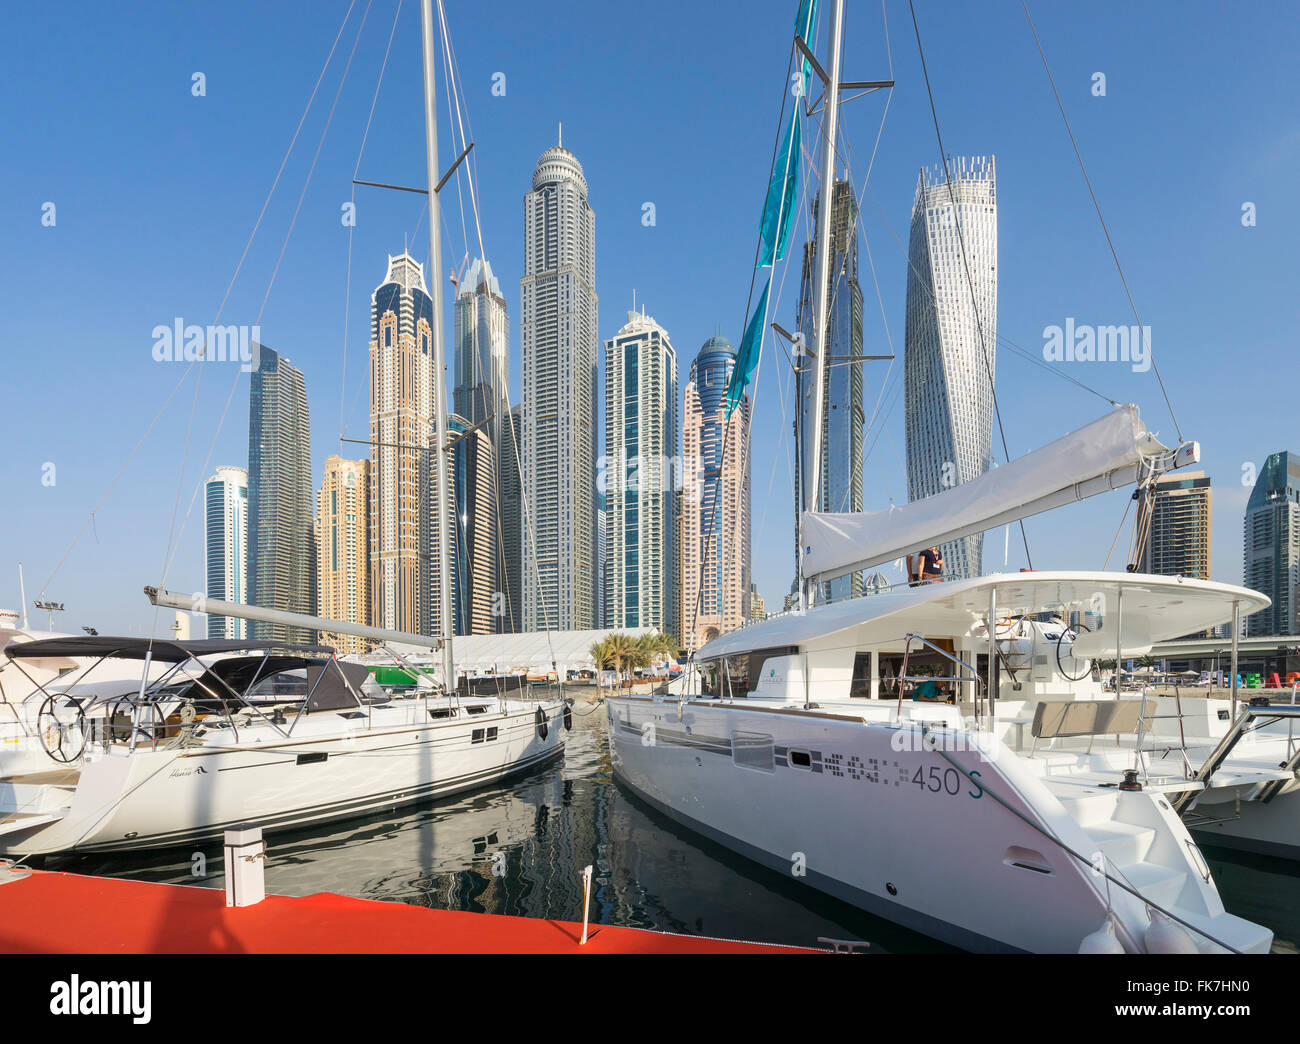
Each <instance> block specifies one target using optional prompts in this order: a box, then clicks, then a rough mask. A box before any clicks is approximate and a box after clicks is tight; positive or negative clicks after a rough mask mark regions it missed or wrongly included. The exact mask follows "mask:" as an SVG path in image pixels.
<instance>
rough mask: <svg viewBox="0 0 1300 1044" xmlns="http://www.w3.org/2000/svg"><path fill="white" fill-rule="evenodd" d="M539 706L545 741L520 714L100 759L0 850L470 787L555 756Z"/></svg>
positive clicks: (93, 842)
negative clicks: (66, 795) (54, 817)
mask: <svg viewBox="0 0 1300 1044" xmlns="http://www.w3.org/2000/svg"><path fill="white" fill-rule="evenodd" d="M543 706H544V707H545V713H546V719H547V721H546V728H545V732H546V735H545V736H542V735H541V732H542V731H543V730H542V729H540V728H539V727H538V723H537V721H536V719H535V711H534V710H533V709H529V710H527V711H521V712H519V713H513V714H507V715H497V714H492V715H483V716H481V717H476V718H469V719H468V720H463V721H457V722H454V723H446V724H422V725H418V726H414V727H412V726H409V725H408V726H406V727H400V726H399V727H395V728H393V729H391V730H378V729H374V730H368V731H367V732H365V733H361V734H357V735H353V736H350V737H343V738H340V737H338V736H337V735H333V736H320V737H306V736H304V737H303V738H301V739H297V740H295V741H293V742H278V743H266V744H263V745H258V746H241V747H235V748H222V747H200V748H193V749H188V750H187V749H182V750H158V751H136V752H135V753H133V754H131V755H130V756H101V757H98V758H94V759H92V760H90V761H89V762H87V763H86V764H84V765H83V767H82V774H81V779H80V781H79V783H78V784H77V788H76V792H75V795H74V797H73V800H72V804H71V806H70V808H69V809H68V811H67V813H66V815H65V816H64V817H63V818H62V820H60V821H59V822H56V823H54V824H51V825H49V826H45V827H41V828H37V829H35V830H33V831H32V832H31V833H29V834H27V835H25V836H14V835H5V836H0V852H4V853H6V854H11V855H18V854H49V853H54V852H94V851H114V850H124V849H144V848H168V847H173V846H177V845H188V844H192V843H196V842H201V841H205V840H210V839H213V838H217V837H220V836H221V834H222V832H223V831H224V830H225V829H227V828H229V827H232V826H237V825H243V824H253V825H257V826H260V827H262V829H263V830H264V831H266V832H268V833H273V832H275V831H277V830H286V829H290V828H296V827H303V826H309V825H312V824H316V823H325V822H330V821H333V820H338V819H345V818H348V817H351V816H357V815H363V814H365V813H368V812H373V811H376V810H378V809H382V808H388V807H397V806H401V805H409V804H413V803H417V802H420V801H427V800H431V799H434V798H439V797H443V796H446V795H449V794H454V793H459V792H461V791H465V790H471V789H474V788H476V787H480V786H485V785H488V784H491V783H495V782H497V781H499V780H501V779H504V778H506V777H509V776H514V775H517V774H520V773H524V772H529V771H532V770H534V769H536V768H539V767H541V766H542V765H544V764H546V763H548V762H550V761H552V760H553V759H555V758H558V757H560V756H562V754H563V752H564V736H565V729H564V725H563V713H562V711H563V708H562V705H561V704H558V703H555V704H547V705H543ZM490 730H495V735H494V736H492V733H491V732H490ZM476 734H477V735H478V738H477V739H476ZM489 736H492V738H490V739H489V738H487V737H489Z"/></svg>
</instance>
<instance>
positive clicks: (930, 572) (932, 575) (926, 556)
mask: <svg viewBox="0 0 1300 1044" xmlns="http://www.w3.org/2000/svg"><path fill="white" fill-rule="evenodd" d="M916 573H917V579H918V580H919V581H921V583H923V584H931V583H934V582H936V581H938V580H942V579H943V555H942V554H941V553H940V551H939V548H938V547H927V548H926V549H925V550H924V551H922V552H921V553H920V554H919V555H918V556H917V570H916Z"/></svg>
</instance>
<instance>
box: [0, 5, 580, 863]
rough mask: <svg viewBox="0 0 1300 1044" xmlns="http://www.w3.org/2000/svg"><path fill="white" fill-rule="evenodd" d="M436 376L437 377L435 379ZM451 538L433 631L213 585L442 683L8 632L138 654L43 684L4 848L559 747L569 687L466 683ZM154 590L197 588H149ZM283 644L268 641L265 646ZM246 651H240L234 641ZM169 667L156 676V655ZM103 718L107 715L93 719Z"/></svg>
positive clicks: (436, 238) (377, 798) (62, 651)
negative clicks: (314, 610) (433, 666)
mask: <svg viewBox="0 0 1300 1044" xmlns="http://www.w3.org/2000/svg"><path fill="white" fill-rule="evenodd" d="M421 13H422V28H423V50H424V101H425V131H426V146H427V149H426V160H427V170H428V195H429V207H430V219H429V237H430V251H431V258H432V288H433V292H432V296H433V320H434V321H433V348H434V366H435V368H436V370H435V372H436V373H437V374H439V375H441V374H442V373H443V372H444V363H443V360H444V345H443V323H442V306H441V289H442V276H441V256H442V254H441V244H440V235H441V218H440V207H439V204H438V193H437V186H438V184H439V167H438V144H437V142H438V138H437V109H436V101H435V82H436V81H435V75H434V62H435V53H436V52H435V51H434V36H433V33H434V28H433V26H434V23H433V12H432V0H423V3H422V5H421ZM439 387H441V383H439ZM436 399H437V401H436V411H437V412H436V424H435V431H436V449H435V453H436V463H435V465H434V468H433V470H434V473H435V474H436V476H437V482H436V486H437V488H436V493H435V498H434V517H435V518H439V519H445V518H447V517H448V513H447V512H446V511H444V510H442V508H441V505H443V504H445V503H446V498H447V488H446V475H447V469H446V466H445V455H446V452H447V418H446V414H447V404H446V401H445V396H443V395H438V396H436ZM448 544H449V541H448V540H447V539H446V538H445V536H444V539H441V540H439V541H438V548H439V560H438V585H437V595H436V597H437V603H438V604H439V605H440V606H442V608H443V611H442V612H440V613H439V614H438V615H439V619H440V621H441V633H440V635H438V636H437V637H436V638H429V637H425V636H421V635H414V634H407V633H402V632H396V631H390V630H385V629H382V628H376V627H369V626H363V625H357V624H352V623H348V622H345V621H337V620H328V619H321V618H317V617H312V616H307V615H304V614H298V613H287V612H281V611H278V610H271V609H265V608H259V607H256V606H245V605H236V604H232V603H228V602H219V601H216V600H208V602H207V604H206V606H205V608H206V610H207V611H208V612H212V613H217V614H219V615H224V616H231V617H239V618H243V619H251V620H263V621H267V622H271V623H280V624H286V625H289V626H294V627H302V628H306V629H308V630H325V631H330V632H336V633H343V634H355V635H359V636H361V637H365V638H369V639H372V640H374V641H378V642H381V643H394V644H398V645H406V646H409V645H414V646H417V647H420V646H422V647H424V648H427V649H432V650H434V651H435V652H436V653H437V654H438V655H439V657H440V660H441V667H442V672H441V693H440V694H438V695H436V696H433V695H431V694H430V693H429V691H428V690H427V689H423V690H421V689H417V690H416V691H415V692H413V693H412V694H411V695H409V696H407V697H406V698H392V697H375V696H373V695H367V694H366V693H365V692H364V691H363V690H362V687H361V685H362V681H363V677H364V676H365V675H366V673H367V672H366V669H365V668H364V666H361V665H356V664H344V663H341V662H340V661H339V660H337V658H335V656H334V651H333V650H332V649H329V648H325V647H319V646H313V647H288V646H284V645H283V644H279V643H274V644H273V643H270V642H258V641H251V640H249V641H246V640H234V641H193V642H183V641H164V640H160V639H131V638H112V637H98V636H96V637H84V638H80V637H74V638H63V639H58V638H56V639H47V640H43V641H28V642H23V643H18V644H11V645H9V646H8V647H7V648H6V649H5V653H6V656H7V657H8V658H9V660H10V661H11V662H14V663H18V662H22V661H27V662H33V663H34V662H37V661H40V660H42V659H44V660H46V661H48V660H49V659H50V658H51V657H55V658H58V657H67V658H71V659H78V658H94V659H96V660H101V661H108V662H113V663H120V662H123V661H127V662H135V663H138V664H140V665H141V670H140V672H139V673H138V674H137V683H136V686H135V688H134V691H132V692H130V693H129V694H125V695H124V694H122V693H121V692H120V691H119V690H118V689H116V688H114V690H113V691H112V693H111V695H96V696H94V697H93V698H91V699H89V700H87V699H85V698H83V697H81V696H78V695H75V694H62V695H60V694H58V693H55V692H50V691H46V690H45V689H41V693H42V695H43V698H44V701H45V703H44V704H43V706H45V705H48V708H49V711H50V715H51V722H50V727H49V728H45V729H38V730H37V734H36V737H35V739H36V740H38V741H39V742H40V743H41V745H42V747H43V753H44V755H45V756H46V757H47V758H48V761H43V762H42V764H41V766H39V767H34V766H31V765H27V764H24V766H23V768H22V770H21V771H16V772H13V771H11V772H8V773H7V774H5V775H4V776H3V778H0V853H3V854H6V855H35V854H48V853H54V852H69V851H72V852H81V851H91V850H108V849H123V848H146V847H163V846H171V845H177V844H187V843H191V842H194V841H197V840H201V839H204V838H209V837H213V836H218V835H219V834H220V833H221V831H222V830H224V829H225V828H227V827H230V826H233V825H238V824H249V823H251V824H255V825H261V826H262V827H263V828H264V829H267V830H271V831H273V830H276V829H284V828H288V827H297V826H303V825H306V824H312V823H319V822H326V821H330V820H335V819H340V818H344V817H348V816H352V815H357V814H361V813H364V812H368V811H371V810H374V809H378V808H383V807H390V806H396V805H401V804H409V803H413V802H417V801H425V800H428V799H430V798H433V797H437V796H441V795H445V794H451V793H455V792H457V791H462V790H467V789H471V788H474V787H478V786H482V785H484V784H487V783H491V782H494V781H496V780H499V779H502V778H504V777H506V776H509V775H512V774H515V773H518V772H523V771H528V770H531V769H533V768H536V767H538V766H540V765H542V764H544V763H545V762H547V761H549V760H551V759H554V758H556V757H559V756H560V755H562V753H563V750H564V737H565V734H566V732H567V731H568V728H569V725H570V721H571V719H570V714H569V708H568V705H567V703H566V702H565V701H564V700H563V699H562V698H560V697H559V696H557V695H555V694H554V692H552V691H549V690H548V691H547V692H546V693H545V695H544V696H543V698H541V699H529V698H527V696H524V697H516V698H506V697H504V696H503V697H487V698H484V697H473V696H466V697H464V698H462V697H460V696H458V695H457V694H456V671H455V667H454V658H453V639H452V620H451V612H450V606H451V604H452V603H451V591H450V568H449V552H448ZM146 593H147V594H148V596H149V598H150V600H151V601H153V602H154V604H156V605H159V606H167V607H171V608H178V609H190V608H192V604H191V598H190V596H188V595H184V596H182V595H177V594H174V593H171V592H167V591H159V590H156V589H154V588H146ZM273 649H274V650H275V652H276V655H272V651H273ZM235 654H238V655H235ZM159 664H162V665H165V670H164V672H163V675H162V677H160V678H156V679H155V678H153V675H152V674H151V672H156V671H157V669H158V665H159ZM96 724H98V725H99V727H96Z"/></svg>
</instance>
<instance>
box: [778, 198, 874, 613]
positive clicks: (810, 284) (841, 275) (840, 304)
mask: <svg viewBox="0 0 1300 1044" xmlns="http://www.w3.org/2000/svg"><path fill="white" fill-rule="evenodd" d="M831 198H832V200H833V205H832V206H831V212H830V225H831V227H830V254H831V266H830V273H829V277H828V282H829V283H830V286H829V289H828V294H827V302H828V308H827V313H826V329H825V330H824V331H823V333H824V337H821V338H819V337H817V336H816V334H815V331H814V330H813V312H814V310H815V309H816V296H817V242H816V240H815V239H810V240H809V241H808V242H807V243H805V244H804V248H803V274H802V278H801V280H800V284H799V319H798V322H799V332H800V333H802V334H803V336H804V343H805V344H807V345H808V346H809V347H811V348H816V347H817V346H819V345H823V344H824V345H825V346H826V352H827V361H826V367H825V370H824V374H823V382H822V390H823V394H824V396H825V400H824V402H825V406H824V409H823V410H822V435H821V448H822V452H821V461H820V467H821V477H820V478H819V480H818V487H817V488H818V491H819V493H818V499H819V500H820V502H821V503H820V505H819V506H818V510H820V511H861V510H862V425H863V422H864V421H865V420H866V417H865V415H864V414H863V411H862V379H863V374H862V363H861V362H857V361H852V362H851V361H849V360H851V359H856V358H857V357H858V356H861V355H862V288H861V287H860V286H859V285H858V234H857V231H858V229H857V221H858V205H857V201H856V200H855V199H854V198H853V186H852V185H851V184H850V183H849V182H848V181H837V182H835V191H834V194H833V195H832V197H831ZM820 205H821V200H820V197H818V199H816V200H814V202H813V222H812V226H813V227H814V228H816V226H817V214H818V210H819V209H820ZM815 378H816V367H815V360H813V359H812V358H804V359H803V360H801V366H800V372H798V373H797V374H796V376H795V382H796V383H795V390H796V395H797V396H798V402H799V420H800V424H799V430H800V438H801V443H802V445H801V448H800V467H799V474H798V475H796V478H795V497H794V502H795V511H796V515H797V513H798V512H799V511H800V510H801V505H802V504H803V496H804V494H803V489H804V485H805V484H807V483H809V482H811V477H812V471H811V468H812V459H811V458H812V431H811V428H812V409H813V385H814V383H815ZM797 530H798V527H797V526H796V532H797ZM798 550H799V549H798V544H797V541H796V546H795V565H796V571H797V569H798V562H799V558H798ZM861 593H862V574H861V572H855V573H850V574H848V575H846V576H841V577H837V578H836V579H834V580H831V581H830V582H828V583H825V584H822V585H821V592H820V595H819V598H820V599H821V600H823V601H826V600H830V599H840V598H848V597H855V596H857V595H859V594H861Z"/></svg>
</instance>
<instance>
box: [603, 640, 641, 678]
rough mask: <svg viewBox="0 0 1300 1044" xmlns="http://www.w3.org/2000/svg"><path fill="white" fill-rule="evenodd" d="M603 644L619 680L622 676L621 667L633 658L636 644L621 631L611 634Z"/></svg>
mask: <svg viewBox="0 0 1300 1044" xmlns="http://www.w3.org/2000/svg"><path fill="white" fill-rule="evenodd" d="M605 642H606V643H607V645H608V648H609V659H610V660H612V661H613V663H614V670H616V671H618V673H619V677H620V678H621V677H622V676H623V667H624V666H625V665H626V664H628V663H629V662H630V661H631V660H632V659H633V658H634V655H635V652H636V642H635V641H633V640H632V639H631V638H630V637H628V636H627V635H626V634H624V633H623V632H622V631H620V632H618V633H617V634H611V635H610V636H609V637H608V638H606V639H605Z"/></svg>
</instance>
